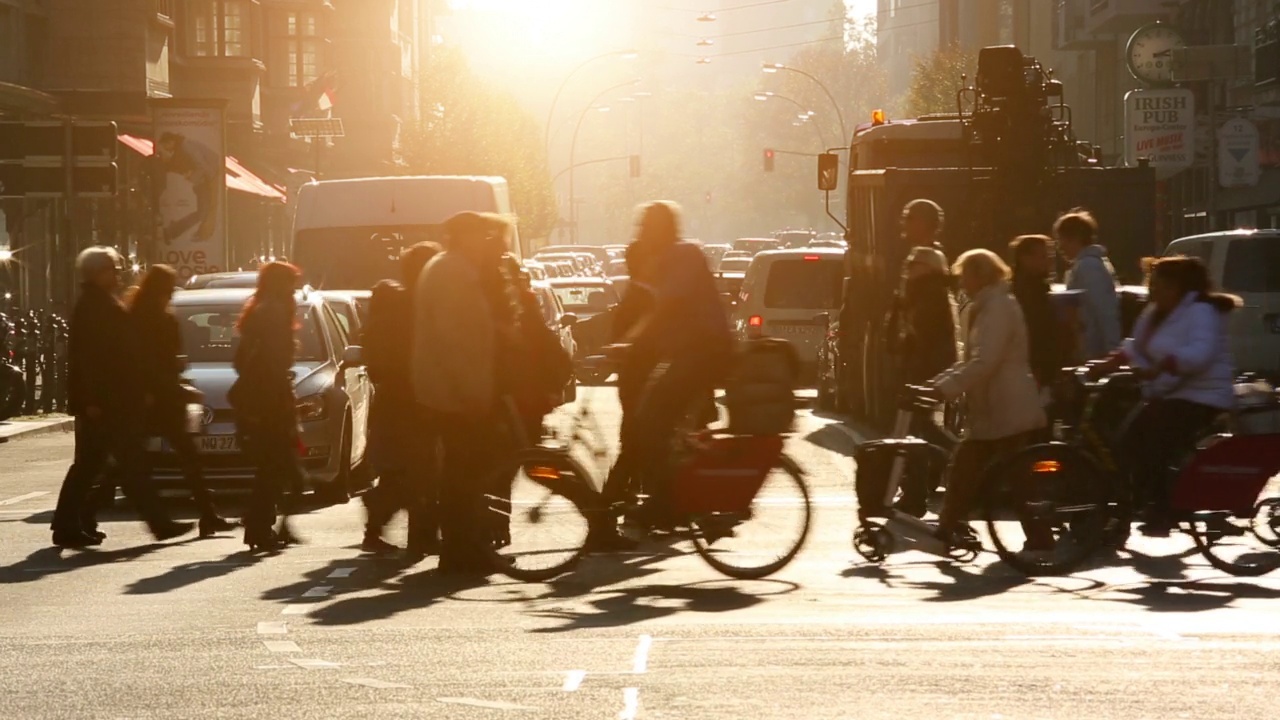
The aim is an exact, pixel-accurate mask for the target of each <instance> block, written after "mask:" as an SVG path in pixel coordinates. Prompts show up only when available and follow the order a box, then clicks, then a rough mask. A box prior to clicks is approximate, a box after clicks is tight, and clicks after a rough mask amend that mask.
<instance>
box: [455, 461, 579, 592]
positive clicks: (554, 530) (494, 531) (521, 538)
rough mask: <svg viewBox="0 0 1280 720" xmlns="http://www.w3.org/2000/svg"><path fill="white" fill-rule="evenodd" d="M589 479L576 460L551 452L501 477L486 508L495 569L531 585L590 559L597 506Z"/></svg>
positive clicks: (486, 497) (483, 512)
mask: <svg viewBox="0 0 1280 720" xmlns="http://www.w3.org/2000/svg"><path fill="white" fill-rule="evenodd" d="M589 478H590V476H589V475H588V474H587V472H586V471H585V470H583V469H582V467H581V466H580V465H579V464H578V463H577V462H575V461H574V460H573V458H571V457H569V456H568V455H566V454H565V453H563V452H558V451H555V450H547V449H536V450H530V451H527V452H525V453H523V454H522V455H521V457H520V458H519V461H518V462H517V463H514V464H510V465H507V466H505V468H504V470H502V471H501V472H499V473H496V474H495V476H494V477H493V481H492V482H491V483H490V484H489V485H488V488H490V489H489V491H488V492H486V493H485V494H484V495H483V497H482V499H481V508H480V524H481V528H482V529H483V531H484V532H486V533H487V539H488V541H489V542H488V543H487V546H486V547H487V549H488V552H489V555H490V559H491V561H492V563H493V566H494V568H495V569H496V570H497V571H498V572H501V573H502V574H504V575H507V576H508V577H511V578H514V579H516V580H523V581H525V582H541V581H544V580H550V579H551V578H554V577H556V576H557V575H561V574H563V573H565V572H567V571H569V570H570V569H572V568H573V566H574V565H576V564H577V562H578V561H579V560H581V559H582V556H583V554H584V553H585V548H586V544H587V534H588V529H589V525H590V523H589V518H590V517H591V515H590V514H591V512H592V511H593V507H594V505H595V502H594V501H595V491H594V489H593V488H592V486H591V484H590V481H589Z"/></svg>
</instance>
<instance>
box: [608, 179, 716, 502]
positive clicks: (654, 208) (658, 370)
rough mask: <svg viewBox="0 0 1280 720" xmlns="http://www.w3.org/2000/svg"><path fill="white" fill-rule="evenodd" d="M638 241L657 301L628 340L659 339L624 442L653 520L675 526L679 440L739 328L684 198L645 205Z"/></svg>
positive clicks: (646, 342)
mask: <svg viewBox="0 0 1280 720" xmlns="http://www.w3.org/2000/svg"><path fill="white" fill-rule="evenodd" d="M633 244H634V245H635V246H638V247H639V248H640V249H641V250H639V251H640V252H647V253H650V256H651V257H652V283H653V284H652V286H651V289H652V292H653V307H652V309H651V311H650V313H649V314H648V315H647V316H646V317H644V318H642V319H641V320H639V321H638V322H637V323H635V325H634V326H633V327H632V329H631V331H630V332H629V333H628V334H627V336H626V337H625V338H623V341H622V344H623V345H632V346H641V347H652V348H653V349H654V351H655V356H654V359H655V360H656V366H655V367H654V369H653V372H652V373H651V374H650V376H649V380H648V383H647V384H646V385H645V388H644V390H643V391H642V393H641V395H640V398H639V401H638V403H637V405H636V408H635V417H634V418H633V420H634V422H630V423H629V425H630V426H629V427H628V429H627V433H626V436H625V437H624V438H623V446H624V447H625V448H626V450H625V452H626V453H627V454H628V455H629V456H630V457H631V458H633V459H634V464H633V468H634V470H635V471H636V472H638V473H639V475H640V477H641V479H642V480H643V482H644V484H645V488H646V490H647V491H648V493H649V495H650V497H651V498H652V501H653V505H652V507H651V508H650V510H649V520H650V523H651V524H653V525H656V526H670V525H673V524H674V518H673V517H672V514H671V507H670V502H669V492H670V483H671V476H672V475H673V468H672V463H671V445H672V440H673V438H674V436H675V433H676V428H677V426H678V425H679V424H680V423H681V421H682V420H683V419H684V418H685V417H686V416H688V414H689V411H690V408H692V407H693V406H694V404H695V403H698V402H699V401H705V399H706V397H707V396H708V394H710V393H712V392H713V391H714V389H715V387H716V384H717V383H718V382H719V380H720V379H721V377H722V375H723V373H724V371H725V369H726V367H727V365H728V362H729V357H730V354H731V351H732V336H731V335H730V332H729V321H728V318H727V317H726V316H725V313H724V306H723V305H722V304H721V302H720V293H719V291H718V290H717V289H716V284H715V279H714V278H713V277H712V275H711V271H710V270H709V269H708V268H707V261H706V257H705V256H704V255H703V254H702V251H701V250H699V249H698V247H697V246H695V245H693V244H691V243H686V242H682V241H681V240H680V217H679V208H678V206H676V205H675V204H674V203H669V202H654V203H650V204H648V205H646V206H644V208H643V209H642V211H641V214H640V221H639V226H638V228H637V233H636V239H635V242H634V243H633Z"/></svg>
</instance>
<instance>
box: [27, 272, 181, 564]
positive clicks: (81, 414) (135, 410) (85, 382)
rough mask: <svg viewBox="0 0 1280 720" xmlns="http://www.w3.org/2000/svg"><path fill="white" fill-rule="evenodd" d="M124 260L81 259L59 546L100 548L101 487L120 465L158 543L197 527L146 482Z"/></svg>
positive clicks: (56, 527)
mask: <svg viewBox="0 0 1280 720" xmlns="http://www.w3.org/2000/svg"><path fill="white" fill-rule="evenodd" d="M122 265H123V260H122V258H121V257H120V254H119V253H118V252H116V251H115V250H114V249H113V248H109V247H91V248H88V249H86V250H84V251H83V252H81V253H80V256H79V257H78V258H76V271H77V273H78V274H79V276H80V281H81V291H80V297H79V298H78V299H77V300H76V304H75V308H74V310H73V311H72V315H71V328H70V335H69V337H68V376H69V381H70V387H69V392H70V398H69V405H70V410H71V414H72V415H74V416H75V418H76V425H75V442H76V447H75V456H74V459H73V461H72V464H71V468H70V469H69V470H68V471H67V476H66V479H65V480H63V482H62V490H61V492H59V494H58V505H57V508H56V509H55V510H54V514H53V527H52V529H53V544H54V545H56V546H58V547H62V548H83V547H88V546H90V545H98V544H101V543H102V541H103V540H104V539H105V538H106V535H104V534H103V533H100V532H98V529H97V519H96V517H95V515H96V506H95V503H93V502H91V497H92V494H93V487H94V482H95V481H96V480H97V479H98V478H99V477H100V476H101V475H102V474H103V472H104V471H105V470H106V468H107V460H108V458H112V459H114V460H115V463H116V472H115V476H116V477H117V479H118V480H119V482H120V484H121V486H122V487H123V488H124V491H125V494H126V495H127V496H128V497H129V499H130V500H132V501H133V503H134V505H135V506H136V507H137V509H138V513H139V514H140V515H141V516H142V519H143V520H144V521H145V522H146V523H147V525H148V526H149V527H150V529H151V532H152V534H153V535H155V537H156V539H158V540H167V539H169V538H174V537H177V536H179V535H182V534H184V533H187V532H189V531H190V530H191V528H192V524H191V523H189V522H174V521H173V520H171V519H170V518H169V517H168V516H167V515H166V514H165V513H164V511H163V509H162V507H161V505H160V498H159V496H158V495H157V494H156V492H155V490H154V489H152V488H151V486H150V485H148V484H146V483H145V482H144V478H143V474H144V472H145V459H144V456H143V404H144V401H143V395H144V394H143V389H142V379H141V377H140V374H139V371H138V368H139V363H138V362H136V358H135V349H136V346H135V343H134V341H133V335H132V333H131V332H130V328H131V324H130V322H129V316H128V314H127V313H126V311H125V309H124V306H123V305H121V304H120V301H119V300H118V299H117V298H116V292H117V291H118V290H119V288H120V272H121V267H122Z"/></svg>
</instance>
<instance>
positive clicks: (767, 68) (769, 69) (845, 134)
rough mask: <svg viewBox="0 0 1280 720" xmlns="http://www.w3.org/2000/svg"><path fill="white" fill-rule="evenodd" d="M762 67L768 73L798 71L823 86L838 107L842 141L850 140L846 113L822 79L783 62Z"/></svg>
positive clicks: (837, 116)
mask: <svg viewBox="0 0 1280 720" xmlns="http://www.w3.org/2000/svg"><path fill="white" fill-rule="evenodd" d="M760 69H761V70H763V71H764V72H766V73H776V72H779V71H781V70H788V71H790V72H793V73H797V74H800V75H803V76H805V77H807V78H809V79H810V80H812V81H813V82H814V84H816V85H817V86H818V87H820V88H822V92H824V93H826V94H827V99H828V100H830V101H831V106H832V107H834V108H835V109H836V119H837V120H839V121H840V135H841V140H840V142H843V143H847V142H849V139H850V138H849V131H848V130H846V129H845V125H844V113H842V112H840V103H838V102H836V98H835V96H834V95H832V94H831V91H830V90H829V89H827V86H826V85H824V84H823V83H822V81H821V80H819V79H818V78H816V77H814V76H812V75H810V74H809V73H807V72H805V71H804V70H801V69H799V68H793V67H791V66H790V65H783V64H782V63H764V64H763V65H761V66H760Z"/></svg>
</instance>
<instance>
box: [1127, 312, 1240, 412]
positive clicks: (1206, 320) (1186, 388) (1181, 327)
mask: <svg viewBox="0 0 1280 720" xmlns="http://www.w3.org/2000/svg"><path fill="white" fill-rule="evenodd" d="M1155 312H1156V308H1155V305H1148V306H1147V308H1146V310H1144V311H1143V312H1142V315H1140V316H1139V317H1138V322H1137V324H1136V325H1135V326H1134V329H1133V337H1132V338H1129V339H1128V340H1125V341H1124V347H1123V353H1124V355H1125V358H1126V359H1127V360H1128V362H1129V363H1130V364H1132V365H1134V366H1135V367H1140V368H1143V369H1146V370H1151V369H1164V370H1165V371H1164V372H1162V373H1161V374H1160V375H1159V376H1158V377H1156V378H1155V379H1153V380H1151V381H1149V382H1147V383H1146V384H1145V385H1144V386H1143V395H1145V396H1146V397H1148V398H1168V399H1177V400H1190V401H1191V402H1194V403H1199V404H1201V405H1208V406H1209V407H1215V408H1219V409H1222V410H1227V409H1230V408H1231V407H1233V406H1234V405H1235V390H1234V386H1235V360H1234V358H1233V357H1232V356H1231V342H1230V339H1229V335H1228V322H1227V313H1226V312H1223V311H1222V310H1221V309H1219V308H1217V307H1215V306H1214V305H1213V304H1211V303H1209V302H1202V301H1200V299H1199V298H1198V297H1197V295H1196V294H1194V293H1188V294H1187V296H1186V297H1184V298H1183V299H1182V302H1180V303H1178V306H1177V307H1176V308H1174V309H1173V310H1172V311H1170V313H1169V315H1168V316H1167V317H1166V318H1165V319H1164V322H1162V323H1160V325H1159V326H1158V327H1156V328H1155V329H1154V330H1152V328H1151V325H1152V321H1153V319H1154V316H1155ZM1228 312H1229V311H1228ZM1169 370H1172V372H1170V371H1169Z"/></svg>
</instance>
